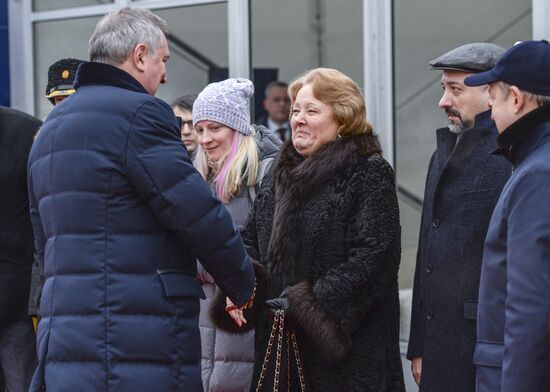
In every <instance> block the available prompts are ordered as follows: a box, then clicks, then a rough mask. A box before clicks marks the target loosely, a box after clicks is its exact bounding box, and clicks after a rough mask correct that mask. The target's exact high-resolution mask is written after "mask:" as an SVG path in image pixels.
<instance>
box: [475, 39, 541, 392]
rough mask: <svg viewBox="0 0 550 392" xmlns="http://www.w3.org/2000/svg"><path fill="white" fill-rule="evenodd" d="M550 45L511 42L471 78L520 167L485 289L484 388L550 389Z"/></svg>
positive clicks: (498, 227) (488, 261)
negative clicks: (483, 90) (485, 92)
mask: <svg viewBox="0 0 550 392" xmlns="http://www.w3.org/2000/svg"><path fill="white" fill-rule="evenodd" d="M548 70H550V45H549V44H548V42H547V41H527V42H523V43H521V44H518V45H516V46H514V47H512V48H510V49H509V50H508V51H507V52H506V53H505V54H504V55H503V56H502V58H501V59H500V60H499V62H498V63H497V64H496V65H495V67H494V68H493V69H491V70H489V71H487V72H484V73H481V74H478V75H474V76H471V77H469V78H467V79H466V81H465V82H466V84H467V85H470V86H478V85H483V84H490V88H489V92H490V95H491V100H490V105H491V110H492V117H493V118H494V120H495V123H496V125H497V128H498V131H499V136H498V138H497V142H498V146H499V151H500V152H501V153H502V154H503V155H504V156H505V157H506V158H507V159H508V160H510V161H511V162H512V164H513V167H514V171H513V173H512V176H511V177H510V179H509V180H508V182H507V183H506V185H505V187H504V189H503V191H502V194H501V196H500V198H499V200H498V203H497V205H496V207H495V211H494V213H493V217H492V218H491V223H490V225H489V230H488V232H487V239H486V242H485V251H484V256H483V267H482V271H481V282H480V289H479V308H478V325H477V345H476V351H475V363H476V365H477V380H476V384H477V392H489V391H503V392H512V391H514V392H516V391H548V390H549V389H550V208H549V207H548V202H549V200H550V181H549V179H550V159H549V157H550V73H549V72H548Z"/></svg>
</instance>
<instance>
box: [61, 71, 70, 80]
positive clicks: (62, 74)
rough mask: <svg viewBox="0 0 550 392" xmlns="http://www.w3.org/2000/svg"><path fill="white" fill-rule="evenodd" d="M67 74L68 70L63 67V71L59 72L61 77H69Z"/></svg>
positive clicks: (68, 73)
mask: <svg viewBox="0 0 550 392" xmlns="http://www.w3.org/2000/svg"><path fill="white" fill-rule="evenodd" d="M69 75H70V72H69V70H68V69H64V70H63V72H61V77H62V78H63V79H67V78H68V77H69Z"/></svg>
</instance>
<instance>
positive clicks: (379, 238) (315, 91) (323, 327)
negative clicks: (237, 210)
mask: <svg viewBox="0 0 550 392" xmlns="http://www.w3.org/2000/svg"><path fill="white" fill-rule="evenodd" d="M289 94H290V97H291V100H292V109H291V128H292V142H287V143H286V144H285V145H284V146H283V149H282V151H281V153H280V154H279V156H278V158H277V161H276V163H275V164H274V169H273V170H272V172H271V173H270V174H268V175H267V176H266V177H265V178H264V182H263V184H262V187H261V190H260V193H259V195H258V198H257V200H256V203H255V206H254V208H253V210H252V213H251V215H250V217H249V220H248V223H247V225H246V228H245V230H244V232H243V239H244V241H245V244H246V245H247V247H248V249H249V252H250V254H251V255H252V256H253V257H255V258H256V259H257V260H258V261H259V262H260V264H262V265H263V266H264V268H265V278H266V283H265V287H262V286H263V285H262V284H260V285H259V286H260V287H259V289H258V293H257V298H256V303H258V302H263V301H264V300H268V301H267V302H266V304H267V307H266V308H265V309H262V310H261V311H260V312H258V313H259V314H258V315H257V319H255V320H254V319H249V320H248V323H247V324H248V326H249V327H250V326H252V325H253V326H254V327H255V328H256V361H255V372H254V380H255V383H257V381H258V378H259V375H260V372H261V366H262V363H263V360H264V355H265V352H266V348H267V344H268V340H269V335H270V332H271V323H272V321H271V320H272V317H271V318H270V317H268V316H269V313H273V310H274V309H279V308H282V309H284V310H285V320H286V322H287V323H286V325H288V324H289V322H290V326H291V327H292V328H293V329H294V330H295V331H296V336H297V339H298V346H299V349H300V355H301V359H302V364H303V369H304V373H305V382H306V386H307V390H308V391H315V392H317V391H318V392H321V391H322V392H325V391H326V392H336V391H376V392H389V391H392V392H393V391H404V385H403V373H402V367H401V359H400V352H399V296H398V285H397V271H398V269H399V260H400V225H399V210H398V206H397V197H396V193H395V183H394V174H393V171H392V169H391V167H390V165H389V164H388V163H387V162H386V161H385V160H384V158H382V156H381V150H380V146H379V144H378V141H377V139H376V137H375V136H374V135H373V133H372V129H371V127H370V125H369V124H368V122H367V119H366V111H365V103H364V99H363V97H362V95H361V92H360V90H359V88H358V87H357V85H356V84H355V83H354V82H353V81H352V80H351V79H350V78H349V77H347V76H345V75H344V74H342V73H341V72H339V71H336V70H333V69H326V68H319V69H315V70H312V71H309V72H308V73H306V74H305V75H303V76H301V77H299V78H298V79H297V80H295V81H294V82H293V83H292V84H291V85H290V87H289ZM270 299H271V300H270ZM273 299H276V300H273ZM230 315H231V317H232V318H233V320H235V321H236V320H242V319H243V318H244V317H246V314H245V315H244V316H243V314H242V313H241V311H239V310H234V311H231V312H230ZM219 322H221V321H219ZM227 327H229V325H227ZM275 346H276V344H275ZM283 346H285V347H286V342H285V344H284V345H283ZM285 347H283V352H284V354H283V360H284V361H286V359H287V358H288V357H287V353H286V351H285V350H286V348H285ZM275 349H276V348H275V347H274V351H275ZM290 354H291V355H292V353H290ZM272 355H275V353H273V354H272ZM284 361H283V362H284ZM293 366H295V365H293ZM282 368H283V375H282V376H281V387H280V388H281V390H285V391H286V390H287V388H286V382H287V377H286V373H284V370H285V369H286V362H284V364H283V365H282ZM267 373H268V375H267V376H266V377H267V378H266V379H265V380H264V382H263V385H264V390H272V389H273V369H272V368H270V369H269V371H268V372H267ZM291 375H292V376H293V377H292V381H291V384H292V385H291V386H290V390H291V391H300V384H299V382H298V377H296V376H295V374H292V373H291ZM253 388H255V387H253Z"/></svg>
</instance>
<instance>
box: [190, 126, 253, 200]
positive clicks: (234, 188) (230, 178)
mask: <svg viewBox="0 0 550 392" xmlns="http://www.w3.org/2000/svg"><path fill="white" fill-rule="evenodd" d="M220 162H223V163H222V164H221V166H218V169H217V170H216V169H214V168H212V167H211V165H209V164H208V158H207V156H206V153H205V152H204V150H203V149H202V147H201V145H200V144H199V146H198V147H197V154H196V155H195V160H194V161H193V165H194V166H195V168H196V169H197V170H198V171H199V173H200V174H201V175H202V176H203V178H204V179H205V180H207V181H213V183H214V186H215V190H216V195H217V196H218V197H219V199H220V200H221V201H222V202H224V203H228V202H229V201H230V200H231V199H232V198H234V197H235V196H237V195H238V194H239V193H240V192H241V190H242V187H243V182H245V181H246V184H245V185H246V186H247V187H249V186H254V185H255V184H256V182H257V177H258V169H259V166H260V157H259V153H258V145H257V143H256V140H254V136H253V135H244V134H242V133H240V132H237V131H234V134H233V141H232V144H231V150H230V151H229V152H228V153H227V155H226V156H225V157H223V158H222V159H221V160H220Z"/></svg>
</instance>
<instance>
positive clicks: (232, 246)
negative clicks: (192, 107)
mask: <svg viewBox="0 0 550 392" xmlns="http://www.w3.org/2000/svg"><path fill="white" fill-rule="evenodd" d="M126 160H127V171H128V177H129V180H130V183H131V184H132V185H133V187H134V188H135V190H136V192H137V193H138V194H139V195H140V196H141V197H142V198H143V199H144V200H145V201H146V202H147V203H148V204H149V205H150V206H151V210H152V211H153V213H154V214H155V215H156V216H157V218H158V219H159V221H160V222H161V224H162V225H163V226H164V227H166V228H167V229H169V230H170V231H172V232H173V233H174V234H175V235H176V236H177V237H178V238H179V239H180V240H181V241H182V242H183V243H184V245H185V246H186V247H187V249H189V250H190V252H191V253H192V254H194V255H196V256H197V257H198V258H199V260H200V261H201V263H202V265H203V266H204V267H205V269H206V270H207V271H208V272H209V273H210V274H211V275H212V277H213V278H214V280H215V281H216V283H217V284H218V285H219V286H220V288H221V289H222V290H223V291H224V292H225V293H226V294H227V295H228V296H229V298H230V299H231V300H232V301H233V302H234V303H235V304H237V305H238V306H241V305H243V304H245V303H246V302H247V301H248V300H249V298H250V297H251V295H252V290H253V287H254V272H253V269H252V265H251V262H250V259H249V258H248V256H247V254H246V252H245V250H244V247H243V243H242V240H241V236H240V234H239V233H238V231H237V230H236V228H235V226H234V225H233V223H232V220H231V216H230V215H229V213H228V212H227V210H226V209H225V207H224V206H223V204H222V203H221V202H220V201H219V200H218V199H217V198H215V197H214V196H213V195H212V192H211V191H210V189H209V187H208V185H207V184H206V182H205V181H204V180H203V178H202V177H201V176H200V174H199V173H198V172H197V171H196V170H195V168H194V167H193V165H192V164H191V161H190V160H189V156H188V154H187V153H186V152H185V149H184V147H183V145H182V143H181V140H180V139H179V128H178V126H177V123H176V119H175V117H174V114H173V112H172V110H171V109H170V107H169V106H168V105H167V104H166V103H164V102H162V101H160V100H158V99H154V100H150V101H148V102H146V103H145V104H144V105H143V106H142V107H141V108H140V109H139V111H138V112H137V114H136V116H135V119H134V123H133V127H132V129H131V130H130V133H129V136H128V145H127V155H126Z"/></svg>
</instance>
